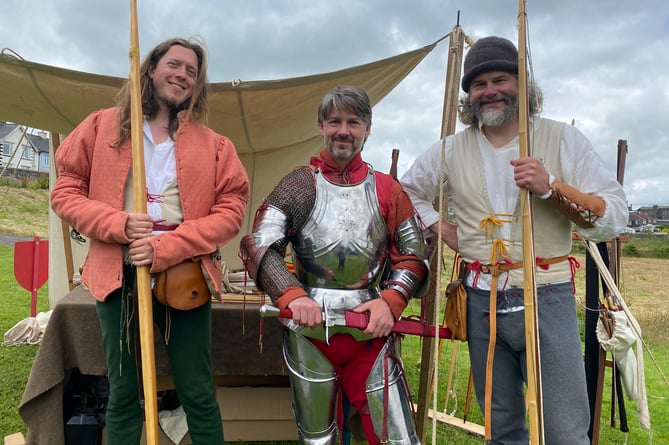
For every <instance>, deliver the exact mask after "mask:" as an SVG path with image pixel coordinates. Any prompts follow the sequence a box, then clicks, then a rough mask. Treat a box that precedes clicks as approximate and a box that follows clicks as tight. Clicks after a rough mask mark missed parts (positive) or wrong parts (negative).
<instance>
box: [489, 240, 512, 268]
mask: <svg viewBox="0 0 669 445" xmlns="http://www.w3.org/2000/svg"><path fill="white" fill-rule="evenodd" d="M508 257H509V249H508V247H506V244H504V241H502V240H501V239H495V240H493V241H492V254H491V255H490V264H495V258H508Z"/></svg>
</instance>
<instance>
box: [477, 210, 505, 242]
mask: <svg viewBox="0 0 669 445" xmlns="http://www.w3.org/2000/svg"><path fill="white" fill-rule="evenodd" d="M503 223H504V222H503V221H502V220H499V219H497V218H495V217H494V216H492V215H488V216H485V217H483V219H481V222H479V229H481V230H483V232H484V233H485V236H486V237H490V236H492V234H493V232H494V231H495V227H502V225H503Z"/></svg>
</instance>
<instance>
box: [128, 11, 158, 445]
mask: <svg viewBox="0 0 669 445" xmlns="http://www.w3.org/2000/svg"><path fill="white" fill-rule="evenodd" d="M129 57H130V76H129V82H130V128H131V140H132V186H133V203H134V207H135V212H137V213H146V211H147V209H146V172H145V170H144V135H143V133H142V128H143V123H142V120H143V113H142V103H141V98H142V95H141V87H140V72H139V66H140V60H139V32H138V25H137V0H130V51H129ZM137 299H138V306H139V309H138V316H139V337H140V348H141V360H142V383H143V387H144V416H145V431H146V443H147V445H158V401H157V389H156V387H157V385H156V359H155V352H154V347H153V310H152V304H151V300H152V295H151V275H150V273H149V266H138V267H137Z"/></svg>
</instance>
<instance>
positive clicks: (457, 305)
mask: <svg viewBox="0 0 669 445" xmlns="http://www.w3.org/2000/svg"><path fill="white" fill-rule="evenodd" d="M464 266H465V264H464V262H461V263H460V273H459V274H458V279H456V280H455V281H451V282H450V283H448V286H446V309H445V315H444V319H445V320H446V327H448V329H449V330H450V331H451V338H452V339H453V340H460V341H467V290H466V289H465V285H464V276H465V273H464V272H465V267H464Z"/></svg>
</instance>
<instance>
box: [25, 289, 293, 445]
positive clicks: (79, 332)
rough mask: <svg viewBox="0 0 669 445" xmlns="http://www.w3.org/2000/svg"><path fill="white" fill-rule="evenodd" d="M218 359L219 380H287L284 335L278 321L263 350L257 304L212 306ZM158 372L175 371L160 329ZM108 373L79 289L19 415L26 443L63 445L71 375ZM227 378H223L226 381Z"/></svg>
mask: <svg viewBox="0 0 669 445" xmlns="http://www.w3.org/2000/svg"><path fill="white" fill-rule="evenodd" d="M212 308H213V311H212V323H213V335H212V337H213V338H212V345H213V346H212V358H213V372H214V376H215V377H216V378H217V382H221V381H222V382H224V383H225V382H227V383H229V384H230V386H235V385H249V384H251V385H263V384H269V385H273V384H276V382H281V381H283V379H284V378H285V369H284V367H283V357H282V353H281V341H282V331H281V329H282V328H281V325H280V324H279V323H278V321H276V320H268V321H266V322H265V323H264V327H263V329H264V335H263V342H262V350H261V347H260V345H259V338H260V321H259V320H260V318H259V315H258V305H257V304H250V303H249V304H247V305H246V308H244V306H243V305H242V304H241V303H227V302H226V303H224V304H219V303H212ZM155 332H156V337H157V338H156V342H155V353H156V374H157V375H158V376H168V375H169V373H170V370H169V362H168V360H167V354H166V353H165V348H164V346H163V343H162V339H160V338H158V337H159V334H158V330H157V329H156V331H155ZM72 369H78V370H79V371H80V372H81V373H82V374H86V375H106V373H107V369H106V366H105V357H104V353H103V351H102V339H101V334H100V325H99V323H98V318H97V315H96V312H95V300H94V299H93V298H92V297H91V295H90V294H89V293H88V292H87V291H86V290H84V289H83V288H81V287H79V288H77V289H75V290H74V291H72V292H71V293H69V294H68V295H66V296H65V297H64V298H63V299H62V300H61V301H59V302H58V304H57V305H56V306H55V307H54V310H53V313H52V315H51V318H50V320H49V324H48V326H47V329H46V331H45V333H44V337H43V339H42V344H41V345H40V348H39V350H38V352H37V357H36V358H35V362H34V363H33V367H32V370H31V372H30V377H29V379H28V383H27V385H26V388H25V391H24V393H23V398H22V400H21V405H20V406H19V414H20V416H21V418H22V419H23V421H24V422H25V423H26V425H27V427H28V436H27V438H26V444H37V445H63V444H64V440H65V439H64V432H63V431H64V428H63V426H64V425H63V388H64V386H65V384H66V383H67V381H68V380H67V379H68V378H69V375H70V371H71V370H72ZM221 377H222V378H221Z"/></svg>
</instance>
